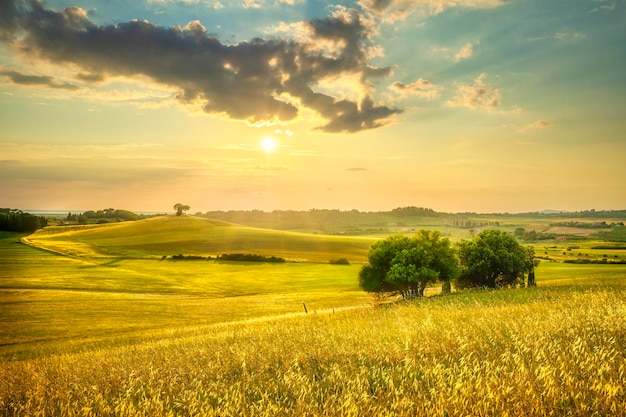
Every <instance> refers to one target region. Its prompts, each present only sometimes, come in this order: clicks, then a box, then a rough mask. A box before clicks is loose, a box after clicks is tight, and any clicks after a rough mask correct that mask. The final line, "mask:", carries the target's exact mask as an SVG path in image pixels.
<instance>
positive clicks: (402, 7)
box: [358, 0, 506, 22]
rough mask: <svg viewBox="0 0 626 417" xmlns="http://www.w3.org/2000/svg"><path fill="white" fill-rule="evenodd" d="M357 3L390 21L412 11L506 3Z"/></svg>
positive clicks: (497, 0)
mask: <svg viewBox="0 0 626 417" xmlns="http://www.w3.org/2000/svg"><path fill="white" fill-rule="evenodd" d="M358 3H359V5H360V6H361V7H362V8H364V9H366V10H369V11H370V12H372V13H374V14H377V15H380V16H382V18H383V20H386V21H391V22H393V21H396V20H401V19H405V18H406V17H408V16H409V15H411V14H414V13H418V14H419V15H421V16H428V15H436V14H439V13H442V12H443V11H444V10H446V9H450V8H463V9H491V8H495V7H500V6H503V5H504V4H506V3H505V2H504V1H503V0H359V2H358Z"/></svg>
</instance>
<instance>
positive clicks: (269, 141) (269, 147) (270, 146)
mask: <svg viewBox="0 0 626 417" xmlns="http://www.w3.org/2000/svg"><path fill="white" fill-rule="evenodd" d="M277 145H278V144H277V143H276V140H275V139H273V138H265V139H263V140H262V141H261V147H262V148H263V150H264V151H265V152H267V153H270V152H272V151H274V149H276V146H277Z"/></svg>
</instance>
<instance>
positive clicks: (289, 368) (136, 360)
mask: <svg viewBox="0 0 626 417" xmlns="http://www.w3.org/2000/svg"><path fill="white" fill-rule="evenodd" d="M623 289H624V288H623V287H622V288H621V289H620V290H616V289H611V288H607V289H601V288H596V289H594V290H590V291H584V292H579V291H573V290H565V291H559V290H557V291H553V290H550V289H541V288H536V289H526V290H517V291H499V292H486V293H480V292H479V293H467V294H457V295H453V296H449V297H441V298H431V299H425V300H422V301H420V302H416V303H411V304H403V305H398V306H391V307H381V308H375V309H365V310H357V311H349V312H337V313H335V314H332V313H331V314H318V315H307V316H304V315H301V316H297V317H292V318H282V319H278V320H270V321H266V322H256V323H248V324H231V325H224V326H220V327H210V326H209V327H204V328H203V327H198V328H197V329H196V330H195V334H193V335H187V336H179V337H173V338H172V337H168V336H169V335H168V334H167V333H165V332H164V333H163V336H164V338H163V339H162V340H159V339H158V338H154V339H153V340H151V341H148V342H145V343H135V344H131V345H128V346H119V347H114V348H109V349H98V350H94V351H86V352H83V353H75V354H70V355H58V356H54V357H50V358H42V359H33V360H27V361H15V362H11V361H10V362H5V363H2V364H0V380H2V381H4V382H3V384H2V385H1V388H0V408H2V409H3V410H4V411H5V412H6V411H9V412H11V413H15V414H17V415H27V414H37V413H38V412H45V411H44V410H47V412H48V413H50V414H63V415H79V414H80V415H98V416H103V415H104V416H106V415H111V416H112V415H126V416H139V415H152V416H165V415H170V414H177V415H181V414H182V415H206V416H218V415H219V416H234V415H253V416H271V415H272V416H273V415H359V416H381V415H387V416H392V415H393V416H413V415H449V416H461V415H509V416H528V415H549V414H553V415H567V414H575V415H614V416H620V415H624V410H625V409H626V396H625V395H626V392H625V389H624V386H623V380H624V377H625V373H626V356H625V353H624V352H625V351H626V336H625V334H626V333H625V331H626V322H625V317H626V295H625V293H624V291H623ZM59 353H62V352H59Z"/></svg>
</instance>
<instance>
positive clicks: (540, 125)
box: [518, 120, 554, 133]
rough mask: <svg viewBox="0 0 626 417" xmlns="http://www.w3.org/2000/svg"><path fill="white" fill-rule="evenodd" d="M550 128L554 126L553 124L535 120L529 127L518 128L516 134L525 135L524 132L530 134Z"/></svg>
mask: <svg viewBox="0 0 626 417" xmlns="http://www.w3.org/2000/svg"><path fill="white" fill-rule="evenodd" d="M551 126H554V124H553V123H552V122H549V121H547V120H537V121H536V122H534V123H531V124H529V125H526V126H523V127H522V128H520V129H519V130H518V132H520V133H526V132H531V131H533V130H541V129H545V128H547V127H551Z"/></svg>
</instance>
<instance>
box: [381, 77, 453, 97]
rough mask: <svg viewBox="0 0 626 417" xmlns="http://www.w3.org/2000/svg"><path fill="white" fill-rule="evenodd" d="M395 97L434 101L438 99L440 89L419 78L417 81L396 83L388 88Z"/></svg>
mask: <svg viewBox="0 0 626 417" xmlns="http://www.w3.org/2000/svg"><path fill="white" fill-rule="evenodd" d="M389 88H390V89H391V90H392V91H393V92H394V93H395V94H396V95H397V96H399V97H401V98H403V97H408V96H416V97H420V98H426V99H434V98H437V97H439V94H440V93H441V90H442V87H439V86H437V85H435V84H433V83H431V82H430V81H428V80H424V79H423V78H419V79H418V80H417V81H415V82H413V83H410V84H404V83H402V82H400V81H396V82H394V83H393V84H391V86H390V87H389Z"/></svg>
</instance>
